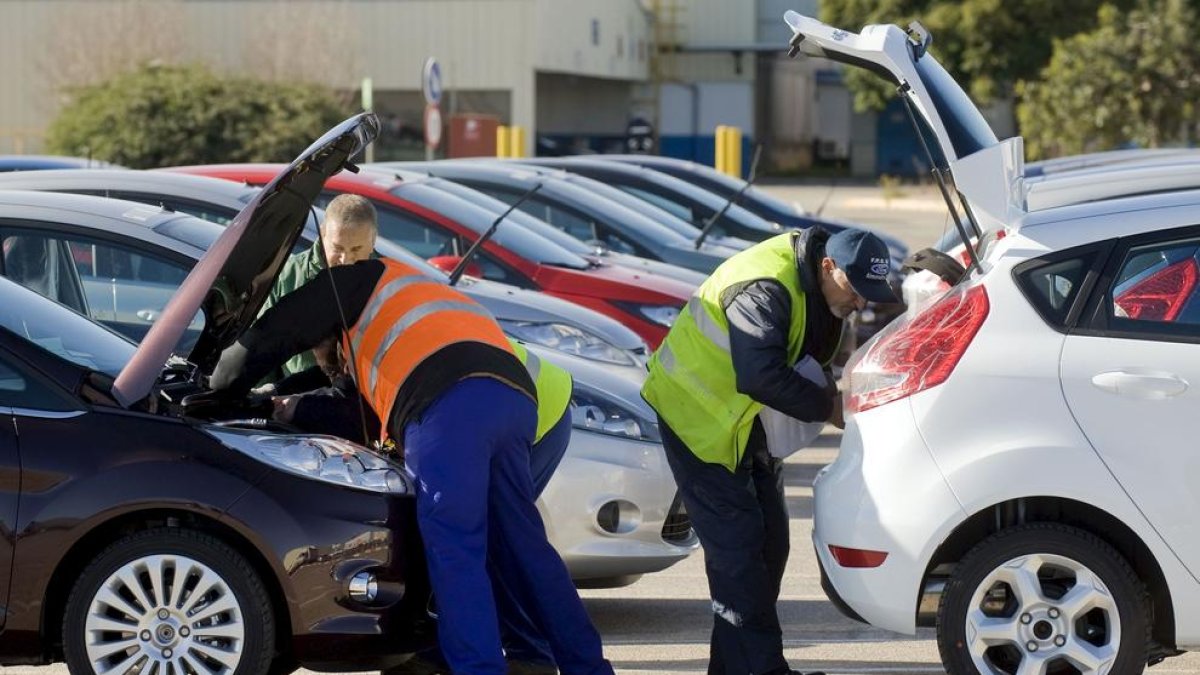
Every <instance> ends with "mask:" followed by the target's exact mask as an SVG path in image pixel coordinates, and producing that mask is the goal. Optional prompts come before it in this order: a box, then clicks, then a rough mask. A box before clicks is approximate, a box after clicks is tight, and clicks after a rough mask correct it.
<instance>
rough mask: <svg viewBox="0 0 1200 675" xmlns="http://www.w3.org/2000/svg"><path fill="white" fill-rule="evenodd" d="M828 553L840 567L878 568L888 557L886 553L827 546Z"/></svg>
mask: <svg viewBox="0 0 1200 675" xmlns="http://www.w3.org/2000/svg"><path fill="white" fill-rule="evenodd" d="M829 552H830V553H832V554H833V559H834V560H836V561H837V564H839V565H841V566H842V567H857V568H872V567H879V566H880V565H882V564H883V561H885V560H887V557H888V554H887V552H886V551H867V550H864V549H859V548H845V547H843V546H833V545H830V546H829Z"/></svg>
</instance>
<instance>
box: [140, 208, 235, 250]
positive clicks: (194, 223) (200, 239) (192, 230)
mask: <svg viewBox="0 0 1200 675" xmlns="http://www.w3.org/2000/svg"><path fill="white" fill-rule="evenodd" d="M154 231H155V232H157V233H159V234H161V235H163V236H164V237H170V238H172V239H174V240H176V241H182V242H183V243H185V244H191V245H192V246H195V247H196V248H198V249H200V250H201V251H207V250H208V249H209V248H210V247H211V246H212V245H213V242H215V241H216V240H217V237H220V236H221V233H222V232H224V231H225V228H224V227H223V226H222V225H219V224H217V223H214V222H212V221H209V220H200V219H199V218H192V217H188V216H185V217H182V218H175V219H173V220H168V221H167V222H165V223H162V224H161V225H159V226H157V227H155V228H154Z"/></svg>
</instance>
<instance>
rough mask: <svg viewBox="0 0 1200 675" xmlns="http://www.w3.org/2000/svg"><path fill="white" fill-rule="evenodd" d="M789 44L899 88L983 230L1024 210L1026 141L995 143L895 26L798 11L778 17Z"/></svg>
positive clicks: (930, 59) (953, 86) (952, 86)
mask: <svg viewBox="0 0 1200 675" xmlns="http://www.w3.org/2000/svg"><path fill="white" fill-rule="evenodd" d="M784 21H786V22H787V24H788V26H789V27H790V28H791V29H792V34H793V37H792V47H793V49H795V50H796V51H798V52H801V53H804V54H808V55H810V56H820V57H823V58H827V59H830V60H832V61H837V62H839V63H845V64H848V65H852V66H857V67H860V68H866V69H867V70H870V71H871V72H873V73H875V74H876V75H879V76H881V77H883V78H885V79H887V80H888V81H890V82H892V83H893V84H895V85H896V86H897V87H899V89H900V91H901V92H902V94H903V95H904V96H906V97H907V98H908V100H909V102H910V103H911V104H912V105H913V108H914V110H915V112H916V114H917V116H918V117H919V118H920V120H921V122H922V123H923V124H924V125H925V126H926V129H924V130H923V133H924V135H925V136H926V142H927V143H928V144H929V145H930V146H931V147H930V151H931V152H932V153H933V156H934V161H935V162H937V163H938V164H939V165H940V166H942V167H943V168H945V169H948V170H949V172H950V176H951V178H952V182H953V187H954V188H956V189H957V190H958V192H959V194H961V195H962V197H963V198H964V199H965V201H966V203H967V204H968V206H969V208H970V209H971V212H972V214H974V216H975V217H976V219H977V220H978V222H979V225H980V227H981V228H983V229H984V231H987V230H991V229H996V228H997V227H1002V226H1004V225H1006V224H1011V223H1014V222H1016V220H1017V219H1018V218H1019V217H1020V216H1021V215H1023V214H1024V213H1025V210H1026V208H1025V186H1024V172H1025V143H1024V139H1022V138H1021V137H1019V136H1017V137H1014V138H1010V139H1008V140H1006V141H1003V142H1000V141H997V140H996V135H995V133H994V132H993V131H992V129H991V127H989V126H988V124H987V121H986V120H985V119H984V117H983V115H982V113H980V112H979V108H977V107H976V106H975V104H974V103H972V102H971V99H970V98H969V97H968V96H967V94H966V92H964V91H963V90H962V87H960V86H959V85H958V83H957V82H955V81H954V78H952V77H951V76H950V75H949V74H948V73H947V72H946V70H945V69H944V68H942V65H941V64H940V63H938V61H937V59H936V58H935V57H934V56H933V55H932V54H930V53H928V52H927V51H925V46H926V45H927V44H928V42H926V45H923V44H920V42H919V40H920V36H916V37H915V38H910V37H909V35H908V34H907V33H905V31H904V30H902V29H901V28H900V27H899V26H893V25H871V26H866V27H864V28H863V29H862V32H861V33H852V32H849V31H845V30H840V29H837V28H834V27H832V26H828V25H826V24H823V23H821V22H820V21H817V20H816V19H813V18H811V17H807V16H804V15H802V14H799V13H797V12H792V11H789V12H787V13H785V14H784Z"/></svg>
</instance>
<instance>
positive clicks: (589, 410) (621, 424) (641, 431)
mask: <svg viewBox="0 0 1200 675" xmlns="http://www.w3.org/2000/svg"><path fill="white" fill-rule="evenodd" d="M571 424H572V425H573V426H574V427H575V428H576V429H583V430H585V431H595V432H597V433H601V434H608V435H610V436H619V437H621V438H633V439H637V440H639V441H650V442H652V443H661V442H662V436H661V435H660V434H659V431H658V424H657V423H656V422H653V421H650V420H648V419H645V418H644V417H642V416H641V415H638V414H637V413H636V412H634V411H632V410H630V409H629V408H628V407H627V406H625V405H624V404H622V403H620V402H619V401H617V400H615V399H613V398H612V397H611V396H609V395H607V394H605V393H603V392H600V391H596V390H595V389H592V388H590V387H587V386H586V385H581V384H579V383H578V382H576V383H575V389H574V391H573V392H572V393H571Z"/></svg>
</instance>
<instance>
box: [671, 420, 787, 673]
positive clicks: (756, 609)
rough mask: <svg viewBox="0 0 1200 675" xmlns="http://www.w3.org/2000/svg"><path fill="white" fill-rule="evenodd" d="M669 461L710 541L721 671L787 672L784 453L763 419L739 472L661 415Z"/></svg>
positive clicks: (707, 551) (706, 543) (716, 666)
mask: <svg viewBox="0 0 1200 675" xmlns="http://www.w3.org/2000/svg"><path fill="white" fill-rule="evenodd" d="M658 424H659V428H660V429H661V431H662V437H663V446H664V447H665V448H666V451H667V463H668V464H670V466H671V473H672V474H674V475H675V482H676V484H678V485H679V494H680V496H681V497H682V499H683V504H684V506H685V507H687V512H688V516H689V517H690V518H691V520H692V528H693V529H694V530H695V531H696V535H697V536H698V537H699V538H700V545H701V546H702V547H704V565H705V571H706V572H707V573H708V592H709V595H710V596H711V597H712V606H713V630H712V638H711V641H710V645H709V663H708V672H709V673H711V674H713V675H726V674H728V675H748V674H753V675H761V674H763V673H785V672H787V668H788V664H787V661H786V660H785V659H784V658H783V631H782V630H781V629H780V627H779V615H778V614H777V613H776V609H775V605H776V603H777V602H778V601H779V587H780V584H782V583H783V568H784V567H785V566H786V565H787V559H788V551H789V542H788V512H787V502H786V501H784V496H783V460H780V459H776V458H774V457H772V456H771V455H770V453H769V452H767V443H766V436H765V435H764V433H763V430H762V426H761V425H760V424H759V423H758V421H757V420H756V421H755V422H754V428H753V430H752V431H751V433H750V441H749V443H748V444H747V445H746V452H745V454H744V455H743V457H742V461H741V463H740V464H739V465H738V466H737V470H736V471H733V472H731V471H729V469H726V468H725V467H724V466H721V465H719V464H710V463H708V462H704V461H701V460H700V459H699V458H697V457H696V455H694V454H693V453H692V451H691V450H689V449H688V448H687V446H686V445H684V443H683V441H682V440H680V439H679V437H678V436H676V435H675V432H674V431H672V430H671V428H670V427H669V426H667V424H666V422H665V421H663V419H662V418H661V417H660V418H659V420H658Z"/></svg>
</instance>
